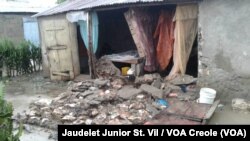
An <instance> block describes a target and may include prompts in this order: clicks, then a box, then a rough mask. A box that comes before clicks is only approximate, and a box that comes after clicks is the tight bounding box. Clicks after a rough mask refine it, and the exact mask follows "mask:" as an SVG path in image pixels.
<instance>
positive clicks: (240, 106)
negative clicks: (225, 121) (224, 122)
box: [232, 98, 250, 113]
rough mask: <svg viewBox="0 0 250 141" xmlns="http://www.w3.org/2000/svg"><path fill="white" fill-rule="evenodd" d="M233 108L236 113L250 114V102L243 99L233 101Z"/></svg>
mask: <svg viewBox="0 0 250 141" xmlns="http://www.w3.org/2000/svg"><path fill="white" fill-rule="evenodd" d="M232 108H233V110H235V111H239V112H244V113H249V112H250V101H247V100H245V99H241V98H235V99H233V100H232Z"/></svg>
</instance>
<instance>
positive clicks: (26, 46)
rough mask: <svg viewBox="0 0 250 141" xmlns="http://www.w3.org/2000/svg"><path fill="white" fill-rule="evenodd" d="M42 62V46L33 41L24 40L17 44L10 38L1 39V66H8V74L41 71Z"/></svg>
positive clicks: (14, 74)
mask: <svg viewBox="0 0 250 141" xmlns="http://www.w3.org/2000/svg"><path fill="white" fill-rule="evenodd" d="M41 63H42V54H41V48H40V47H38V46H35V45H34V44H32V43H31V42H29V41H22V42H21V43H20V44H18V45H16V46H15V45H14V43H13V42H12V41H10V40H7V39H4V40H2V41H0V67H1V66H4V65H5V66H6V67H7V73H8V76H16V75H20V74H27V73H32V72H34V71H39V70H40V66H41ZM37 66H38V69H37Z"/></svg>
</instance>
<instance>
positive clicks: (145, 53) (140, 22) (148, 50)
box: [124, 8, 156, 72]
mask: <svg viewBox="0 0 250 141" xmlns="http://www.w3.org/2000/svg"><path fill="white" fill-rule="evenodd" d="M124 16H125V19H126V21H127V23H128V26H129V29H130V33H131V35H132V37H133V39H134V42H135V45H136V47H137V50H138V53H139V56H140V57H145V65H144V70H145V71H148V72H153V71H155V70H156V57H155V48H154V44H153V28H152V16H151V15H150V12H148V11H147V10H145V9H143V8H130V9H129V10H128V11H127V12H125V13H124Z"/></svg>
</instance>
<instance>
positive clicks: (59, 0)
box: [56, 0, 66, 4]
mask: <svg viewBox="0 0 250 141" xmlns="http://www.w3.org/2000/svg"><path fill="white" fill-rule="evenodd" d="M65 1H66V0H57V1H56V3H58V4H60V3H63V2H65Z"/></svg>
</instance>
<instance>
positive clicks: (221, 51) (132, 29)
mask: <svg viewBox="0 0 250 141" xmlns="http://www.w3.org/2000/svg"><path fill="white" fill-rule="evenodd" d="M182 4H195V5H197V6H198V17H196V14H194V13H196V12H197V11H195V10H194V9H193V11H192V9H190V8H187V9H186V10H189V12H186V13H185V12H179V14H177V15H175V21H176V23H179V24H178V25H176V26H177V29H179V30H178V31H179V33H178V34H179V36H177V37H175V41H174V42H176V40H177V41H178V40H181V39H184V40H185V41H184V44H185V45H186V47H188V49H187V50H181V51H180V52H178V53H177V54H176V52H175V50H174V51H173V52H175V53H174V55H173V58H174V60H175V59H176V60H177V61H173V60H172V59H171V60H170V64H171V62H172V63H173V62H174V64H175V63H176V62H179V63H180V64H179V66H177V68H175V67H173V66H171V65H170V70H171V67H172V68H175V69H176V70H177V72H181V73H182V74H183V73H187V72H189V71H191V74H192V72H193V73H197V74H196V75H198V78H199V79H198V81H199V85H200V86H206V87H212V88H215V89H216V90H217V92H218V95H223V96H224V97H228V98H231V97H233V96H234V95H235V94H237V97H243V98H246V97H248V98H250V95H249V94H248V92H249V91H250V88H249V87H248V86H249V84H250V79H249V78H250V66H249V60H250V55H249V54H250V48H249V45H250V42H249V40H248V38H249V36H250V34H248V33H250V28H248V26H249V22H250V21H249V13H250V9H249V7H250V3H249V1H248V0H238V1H235V0H122V1H116V0H87V1H84V0H73V1H67V2H64V3H62V4H60V5H58V6H56V7H54V8H51V9H49V10H47V11H44V12H41V13H38V14H36V15H35V16H34V17H38V21H39V29H40V33H41V46H42V50H43V63H44V67H43V68H44V71H45V72H47V75H48V76H50V77H51V79H56V80H63V79H69V78H70V79H73V78H75V77H76V76H77V75H79V73H80V68H81V65H79V64H80V63H79V62H81V61H82V58H81V52H86V50H85V51H80V50H82V49H83V48H84V46H89V50H88V51H89V54H91V53H92V54H94V53H95V54H96V56H98V54H100V52H98V51H99V50H102V49H103V48H109V49H110V50H113V53H117V52H123V51H128V50H130V49H137V50H138V52H139V55H140V56H142V57H146V65H149V66H150V65H154V64H153V63H152V62H153V61H152V60H150V58H149V60H147V57H148V56H150V53H151V51H147V49H145V48H143V47H145V46H147V45H149V46H150V45H151V44H152V41H150V40H152V39H150V38H149V37H152V36H153V35H151V34H147V33H146V32H145V30H143V28H144V27H145V26H147V25H149V24H148V23H147V22H148V21H147V18H145V19H146V21H145V22H141V23H140V22H138V19H140V16H138V17H135V18H134V21H135V22H131V19H133V16H134V15H133V12H132V18H131V17H130V16H131V15H130V16H129V14H125V13H126V12H127V11H129V10H130V9H131V8H132V9H133V8H141V9H147V10H149V11H150V12H151V14H156V16H153V17H158V16H159V14H160V10H169V9H171V8H176V9H182V10H183V9H185V8H181V7H180V6H181V5H182ZM178 7H179V8H178ZM72 11H74V12H76V11H78V12H80V13H78V14H77V13H75V14H72V13H73V12H72ZM135 11H136V10H135ZM192 12H193V13H192ZM95 13H97V17H98V20H99V21H98V22H96V21H95V16H93V14H95ZM134 13H136V12H134ZM138 13H140V12H138ZM190 13H191V14H190ZM124 14H125V16H124ZM188 14H190V15H189V16H188ZM86 15H87V16H86ZM126 15H127V16H126ZM139 15H140V14H139ZM142 15H143V14H142ZM183 15H187V19H188V20H189V21H190V22H191V23H192V24H190V26H189V28H185V31H184V30H183V29H182V30H181V28H180V27H178V26H182V25H185V24H187V23H185V17H181V16H183ZM72 17H73V18H72ZM142 17H144V16H142ZM145 17H147V16H145ZM157 19H158V18H157ZM191 20H192V21H191ZM70 21H71V22H70ZM73 21H74V22H73ZM83 21H85V23H84V22H83ZM152 21H153V23H154V24H152V25H155V27H153V28H154V29H155V28H156V25H157V24H155V23H157V20H153V18H152ZM86 25H87V26H86ZM96 25H98V26H97V27H98V28H99V29H98V30H97V31H98V32H97V33H98V35H97V34H96V28H95V27H96ZM194 25H196V26H194ZM84 26H86V27H89V28H87V30H86V28H84ZM91 27H92V28H91ZM136 27H137V28H136ZM186 27H187V26H186ZM191 29H192V30H191ZM141 31H143V32H141ZM174 32H175V33H176V32H177V31H176V30H175V31H174ZM193 33H197V38H196V39H194V37H195V36H194V35H195V34H193ZM142 34H144V35H142ZM86 35H89V37H91V35H94V36H93V38H87V40H86V38H85V36H86ZM175 35H176V34H175ZM182 36H184V37H182ZM96 37H98V38H96ZM92 41H94V42H92ZM143 41H144V42H143ZM163 41H164V40H163ZM95 42H98V45H97V46H96V45H95ZM154 43H155V42H154V41H153V44H154ZM178 43H180V44H183V42H181V41H180V42H178ZM193 43H194V44H193ZM195 43H197V44H195ZM145 44H147V45H145ZM169 44H172V43H169ZM192 44H193V48H192V51H191V50H190V49H191V46H192ZM174 45H175V46H174V49H176V45H177V44H176V43H174ZM178 45H179V44H178ZM185 45H184V46H185ZM153 46H154V45H153ZM154 47H155V46H154ZM96 48H98V49H97V52H95V51H96ZM157 48H158V46H157ZM154 51H156V50H154ZM170 52H171V50H170ZM190 52H193V53H191V56H192V54H194V55H193V56H194V58H190V57H191V56H190V57H189V54H190ZM158 53H159V52H158ZM183 54H184V55H183ZM79 55H80V57H79ZM85 55H86V54H85ZM102 55H103V54H102ZM183 56H186V57H187V58H190V59H189V60H188V59H186V60H185V57H184V61H183V60H182V59H183ZM91 58H92V57H91V56H89V59H91ZM160 58H164V57H160ZM178 58H179V59H178ZM180 58H181V59H180ZM147 61H148V62H147ZM150 61H151V62H150ZM156 61H158V62H159V59H158V56H157V57H156ZM160 63H161V62H160ZM90 65H91V64H90ZM163 66H164V65H163ZM92 67H95V66H91V68H92ZM178 67H179V68H178ZM144 69H145V68H144ZM146 69H147V70H155V68H154V67H151V68H146ZM168 69H169V68H167V69H165V70H166V72H169V70H168ZM172 72H175V70H173V69H172V70H171V71H170V74H171V73H172ZM234 97H235V96H234Z"/></svg>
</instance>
